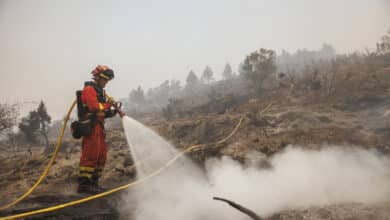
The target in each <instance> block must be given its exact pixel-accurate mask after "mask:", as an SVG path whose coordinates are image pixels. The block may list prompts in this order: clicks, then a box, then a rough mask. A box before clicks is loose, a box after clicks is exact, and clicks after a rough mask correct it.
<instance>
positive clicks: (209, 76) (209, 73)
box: [201, 66, 214, 84]
mask: <svg viewBox="0 0 390 220" xmlns="http://www.w3.org/2000/svg"><path fill="white" fill-rule="evenodd" d="M201 80H202V82H203V83H206V84H209V83H210V82H211V81H213V80H214V77H213V70H212V69H211V68H210V67H209V66H206V68H205V69H204V71H203V74H202V77H201Z"/></svg>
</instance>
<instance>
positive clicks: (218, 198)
mask: <svg viewBox="0 0 390 220" xmlns="http://www.w3.org/2000/svg"><path fill="white" fill-rule="evenodd" d="M213 199H214V200H219V201H222V202H226V203H228V204H229V205H230V206H232V207H233V208H235V209H237V210H238V211H240V212H242V213H245V214H246V215H248V216H249V217H251V218H252V219H254V220H262V218H260V216H258V215H257V214H256V213H255V212H253V211H252V210H250V209H247V208H245V207H243V206H241V205H239V204H237V203H235V202H233V201H230V200H227V199H224V198H220V197H213Z"/></svg>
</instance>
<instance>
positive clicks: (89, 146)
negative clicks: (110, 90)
mask: <svg viewBox="0 0 390 220" xmlns="http://www.w3.org/2000/svg"><path fill="white" fill-rule="evenodd" d="M92 75H93V81H89V82H85V84H84V89H83V91H82V93H81V102H82V105H83V106H85V108H86V114H85V115H86V117H88V118H89V119H90V120H89V121H90V123H91V126H90V135H88V136H84V137H83V139H82V152H81V157H80V173H79V187H78V190H77V192H78V193H86V194H95V193H99V192H102V191H103V189H102V188H101V187H100V186H99V184H98V182H99V178H100V177H101V175H102V171H103V167H104V164H105V162H106V157H107V145H106V142H105V136H106V134H105V130H104V119H105V118H110V117H113V116H115V115H116V114H117V113H119V115H120V116H121V117H123V115H124V114H123V113H122V112H121V111H120V109H119V108H118V106H117V104H118V103H116V102H114V101H113V99H112V98H110V97H108V96H107V95H106V94H105V90H104V88H105V86H106V84H107V83H108V82H109V81H110V80H112V79H113V78H114V72H113V70H111V69H110V68H109V67H107V66H103V65H98V66H97V67H96V68H95V69H94V70H93V71H92Z"/></svg>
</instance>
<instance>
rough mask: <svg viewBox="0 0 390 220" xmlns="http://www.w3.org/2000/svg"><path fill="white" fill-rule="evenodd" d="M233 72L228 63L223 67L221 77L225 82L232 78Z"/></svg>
mask: <svg viewBox="0 0 390 220" xmlns="http://www.w3.org/2000/svg"><path fill="white" fill-rule="evenodd" d="M233 76H234V75H233V70H232V67H231V66H230V64H229V63H227V64H226V65H225V69H224V70H223V73H222V77H223V78H224V79H225V80H226V79H231V78H233Z"/></svg>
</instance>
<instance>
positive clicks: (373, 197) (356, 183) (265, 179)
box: [123, 120, 390, 220]
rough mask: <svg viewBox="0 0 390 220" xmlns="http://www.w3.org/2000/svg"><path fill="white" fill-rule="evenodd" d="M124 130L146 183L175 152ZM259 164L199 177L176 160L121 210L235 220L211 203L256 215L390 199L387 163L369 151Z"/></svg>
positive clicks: (134, 125) (212, 166) (295, 153)
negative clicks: (236, 206) (231, 204)
mask: <svg viewBox="0 0 390 220" xmlns="http://www.w3.org/2000/svg"><path fill="white" fill-rule="evenodd" d="M125 122H126V121H125ZM124 125H125V131H126V134H127V138H128V139H129V140H131V142H129V144H130V145H131V149H132V152H133V153H134V152H138V153H142V154H141V155H143V156H145V155H147V154H146V152H149V155H147V156H148V157H146V160H143V162H142V164H141V165H140V166H141V167H142V169H140V170H142V172H140V173H139V176H138V178H144V177H147V176H148V175H149V174H150V173H152V172H153V171H154V170H156V169H158V168H160V167H161V166H164V164H165V162H164V163H161V161H168V160H169V159H170V158H168V157H171V156H172V155H175V154H176V153H177V152H176V150H175V148H174V147H173V146H172V145H170V144H169V143H168V142H166V141H164V140H163V139H162V138H161V137H159V136H158V135H157V134H155V133H154V132H153V131H151V130H150V129H148V128H146V127H144V126H142V125H141V124H140V123H138V122H136V121H134V120H133V121H131V120H127V122H126V123H125V124H124ZM144 158H145V157H144ZM256 160H260V161H256ZM264 160H266V158H265V157H264V156H262V155H261V154H260V155H259V153H251V154H249V155H248V162H247V163H246V164H241V163H239V162H237V161H234V160H232V159H231V158H229V157H223V158H220V159H210V160H208V161H207V162H206V166H205V170H204V171H203V170H201V169H199V167H197V166H196V165H195V164H194V163H192V162H191V160H190V159H188V158H186V157H182V158H181V159H180V160H179V161H176V162H175V163H174V164H172V165H171V166H169V167H168V168H167V169H165V170H164V171H162V172H161V173H160V174H159V175H157V176H155V177H153V178H151V179H148V180H147V181H145V182H143V183H142V184H141V185H138V186H137V187H134V188H132V189H131V191H130V193H129V195H128V198H127V199H128V200H129V206H128V207H123V210H126V209H127V210H129V209H130V207H131V209H132V211H131V213H132V214H131V215H133V217H134V218H135V219H137V220H149V219H170V220H179V219H180V220H182V219H188V220H200V219H202V220H204V219H210V220H211V219H227V220H237V219H247V216H245V215H243V214H242V213H240V212H238V211H237V210H235V209H233V208H231V207H229V206H227V205H226V204H224V203H221V202H218V201H214V200H213V199H212V198H213V196H218V197H223V198H227V199H229V200H232V201H235V202H237V203H239V204H241V205H243V206H245V207H247V208H249V209H252V210H253V211H255V212H257V213H258V214H259V215H260V216H269V215H272V214H274V213H276V212H279V211H282V210H286V209H298V208H307V207H313V206H323V205H330V204H339V203H375V202H381V201H386V200H389V198H390V170H389V167H390V160H389V158H388V157H385V156H383V155H381V154H379V153H378V152H376V151H371V150H364V149H359V148H352V147H343V146H328V147H323V148H322V150H316V151H314V150H304V149H302V148H300V147H297V146H290V147H288V148H286V149H285V150H284V151H283V152H280V153H278V154H275V155H274V156H273V157H272V158H270V159H268V161H267V163H268V164H269V165H270V166H269V167H268V168H260V167H259V166H258V164H259V162H262V164H264ZM263 167H264V166H263ZM139 168H140V167H139ZM134 206H135V207H134Z"/></svg>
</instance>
